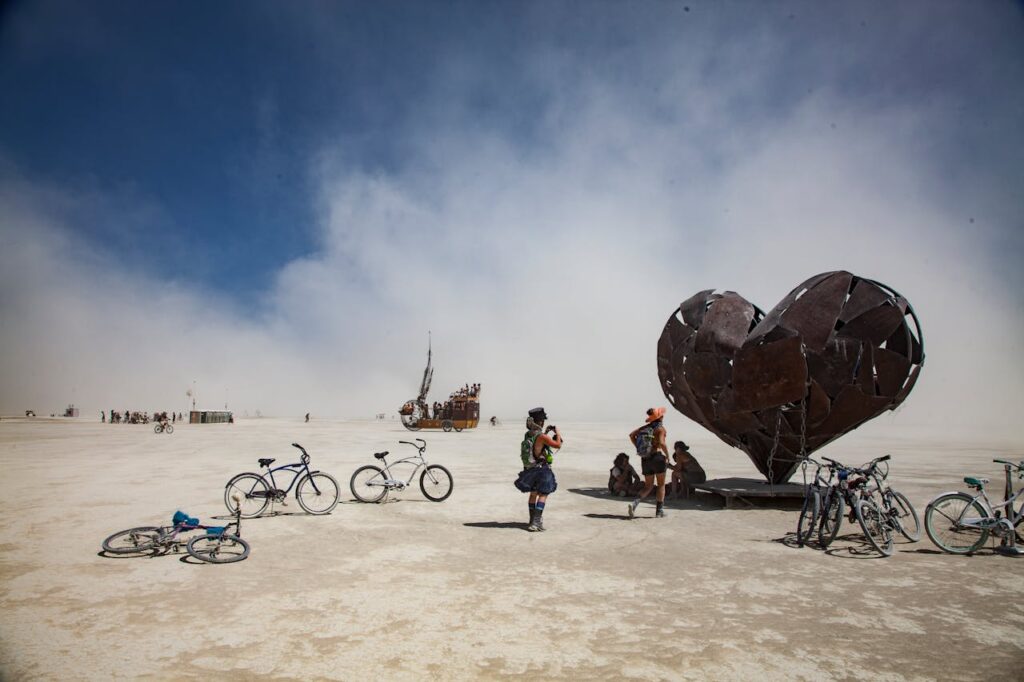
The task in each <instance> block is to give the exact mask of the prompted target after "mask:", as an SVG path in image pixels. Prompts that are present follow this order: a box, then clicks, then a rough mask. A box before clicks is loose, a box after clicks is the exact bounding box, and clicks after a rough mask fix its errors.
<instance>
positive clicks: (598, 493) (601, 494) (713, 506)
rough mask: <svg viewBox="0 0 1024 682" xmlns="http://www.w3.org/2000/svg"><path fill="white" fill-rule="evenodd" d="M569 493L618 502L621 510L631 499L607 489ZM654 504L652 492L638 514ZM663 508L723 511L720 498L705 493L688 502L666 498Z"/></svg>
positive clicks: (612, 517)
mask: <svg viewBox="0 0 1024 682" xmlns="http://www.w3.org/2000/svg"><path fill="white" fill-rule="evenodd" d="M569 492H571V493H575V494H577V495H585V496H587V497H594V498H597V499H601V500H607V501H609V502H618V503H621V504H622V508H623V509H625V508H626V505H627V504H629V503H630V501H631V500H632V499H633V498H632V497H630V496H626V497H619V496H618V495H612V494H611V493H610V492H608V489H607V488H569ZM654 502H655V500H654V493H653V492H652V493H651V494H650V495H648V496H647V497H646V498H645V499H644V500H643V502H641V503H640V508H639V509H638V513H639V510H640V509H644V507H645V506H646V505H650V506H652V507H653V506H654ZM665 508H666V509H691V510H696V511H718V510H720V509H724V506H723V504H722V500H721V498H720V497H718V496H717V495H708V494H705V493H695V494H693V495H691V496H690V499H688V500H687V499H678V500H677V499H675V498H666V499H665ZM584 516H586V517H588V518H593V519H603V518H608V519H615V518H619V515H617V514H584ZM622 516H623V517H624V518H629V517H628V516H626V514H625V512H623V514H622Z"/></svg>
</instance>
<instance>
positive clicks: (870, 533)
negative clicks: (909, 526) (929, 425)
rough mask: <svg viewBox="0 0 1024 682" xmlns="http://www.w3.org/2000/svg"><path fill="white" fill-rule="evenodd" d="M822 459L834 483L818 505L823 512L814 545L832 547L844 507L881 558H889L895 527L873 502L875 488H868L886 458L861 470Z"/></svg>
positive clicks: (823, 547) (890, 519)
mask: <svg viewBox="0 0 1024 682" xmlns="http://www.w3.org/2000/svg"><path fill="white" fill-rule="evenodd" d="M822 459H823V460H825V462H827V464H826V466H828V467H829V468H830V469H832V470H834V472H835V477H836V480H835V483H833V484H832V485H831V486H830V487H829V489H828V490H827V491H826V493H825V499H824V502H823V505H822V508H823V510H824V511H822V515H821V520H820V521H819V524H820V525H819V527H818V545H819V546H820V547H821V548H822V549H825V548H827V547H828V546H829V545H830V544H832V541H833V540H834V539H835V537H836V535H837V534H838V533H839V527H840V526H841V525H842V523H843V516H844V514H845V509H844V508H845V507H848V508H849V509H850V510H851V516H852V517H855V518H856V519H857V523H858V524H859V525H860V527H861V531H863V533H864V537H865V538H866V539H867V541H868V543H869V544H870V545H871V546H872V547H874V548H875V550H877V551H878V553H879V554H881V555H882V556H892V553H893V536H892V531H893V530H894V528H895V526H894V524H893V521H892V517H891V516H890V514H889V513H888V512H883V511H882V509H881V508H880V507H879V506H878V503H876V502H875V500H874V492H875V491H876V488H875V487H872V486H871V485H869V484H870V482H871V481H872V479H873V477H874V472H875V469H876V468H877V466H878V464H879V463H880V462H882V461H885V460H887V459H889V455H885V456H884V457H879V458H876V459H873V460H871V462H869V463H868V464H866V465H864V466H863V467H861V468H856V467H847V466H845V465H843V464H841V463H839V462H837V461H836V460H834V459H829V458H828V457H822ZM908 504H909V503H908ZM850 521H851V522H852V521H853V518H851V519H850Z"/></svg>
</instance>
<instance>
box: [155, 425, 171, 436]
mask: <svg viewBox="0 0 1024 682" xmlns="http://www.w3.org/2000/svg"><path fill="white" fill-rule="evenodd" d="M153 433H166V434H168V435H170V434H172V433H174V426H172V425H171V423H170V422H160V423H159V424H157V425H156V426H154V427H153Z"/></svg>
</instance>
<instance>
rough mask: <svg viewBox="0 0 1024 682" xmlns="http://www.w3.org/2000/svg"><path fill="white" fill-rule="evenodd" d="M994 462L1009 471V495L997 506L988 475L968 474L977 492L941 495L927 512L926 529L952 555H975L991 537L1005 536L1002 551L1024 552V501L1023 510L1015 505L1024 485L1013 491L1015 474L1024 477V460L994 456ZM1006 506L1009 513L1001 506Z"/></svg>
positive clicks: (1006, 471) (970, 486) (932, 538)
mask: <svg viewBox="0 0 1024 682" xmlns="http://www.w3.org/2000/svg"><path fill="white" fill-rule="evenodd" d="M992 461H993V462H996V463H997V464H1002V465H1003V470H1004V471H1005V473H1006V495H1005V499H1004V500H1003V501H1002V502H1000V503H999V504H996V505H993V504H992V502H991V501H990V500H989V499H988V494H987V493H986V492H985V484H986V483H988V482H989V479H987V478H976V477H974V476H964V483H966V484H967V487H968V488H971V489H972V490H977V491H978V494H977V495H973V496H972V495H971V494H970V493H965V492H960V491H954V492H947V493H942V494H941V495H938V496H937V497H935V499H933V500H932V501H931V502H929V503H928V507H927V508H926V509H925V512H924V529H925V531H926V532H927V533H928V537H929V538H930V539H931V541H932V542H933V543H935V546H936V547H938V548H939V549H941V550H942V551H944V552H949V553H950V554H972V553H974V552H975V551H977V550H978V549H979V548H981V546H982V545H984V544H985V542H986V541H987V540H988V536H989V535H990V534H991V535H995V536H996V537H998V538H1002V541H1003V542H1002V545H1001V549H1000V551H1003V552H1005V553H1007V554H1014V555H1016V554H1020V553H1021V551H1020V549H1018V548H1017V542H1016V541H1017V540H1020V541H1022V542H1024V537H1021V533H1020V530H1018V526H1020V524H1021V522H1022V521H1024V502H1022V504H1021V506H1020V508H1019V509H1016V510H1015V509H1014V508H1013V503H1014V501H1015V500H1016V499H1017V498H1018V497H1020V496H1021V495H1022V494H1024V488H1022V489H1021V490H1018V491H1017V492H1016V493H1014V492H1013V473H1014V470H1016V473H1017V478H1024V461H1021V462H1019V463H1014V462H1009V461H1007V460H1005V459H994V460H992ZM1004 508H1005V514H1004V512H1002V511H999V510H1001V509H1004Z"/></svg>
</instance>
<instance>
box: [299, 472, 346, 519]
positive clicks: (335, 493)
mask: <svg viewBox="0 0 1024 682" xmlns="http://www.w3.org/2000/svg"><path fill="white" fill-rule="evenodd" d="M340 496H341V488H339V487H338V482H337V481H335V480H334V477H333V476H331V475H330V474H325V473H324V472H322V471H317V472H316V473H313V474H310V475H309V476H306V477H304V478H303V479H302V480H301V481H299V485H297V486H296V487H295V499H296V500H298V501H299V506H300V507H302V508H303V509H305V510H306V513H307V514H328V513H330V511H331V510H332V509H334V507H335V506H337V504H338V497H340Z"/></svg>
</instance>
